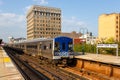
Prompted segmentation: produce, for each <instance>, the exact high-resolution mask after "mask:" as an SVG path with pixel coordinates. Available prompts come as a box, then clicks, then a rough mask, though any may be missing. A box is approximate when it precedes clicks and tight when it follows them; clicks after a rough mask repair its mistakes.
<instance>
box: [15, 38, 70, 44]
mask: <svg viewBox="0 0 120 80" xmlns="http://www.w3.org/2000/svg"><path fill="white" fill-rule="evenodd" d="M58 38H69V39H72V38H70V37H66V36H58V37H55V38H36V39H31V40H24V41H21V42H16V43H13V44H20V43H33V42H39V41H50V40H54V39H58Z"/></svg>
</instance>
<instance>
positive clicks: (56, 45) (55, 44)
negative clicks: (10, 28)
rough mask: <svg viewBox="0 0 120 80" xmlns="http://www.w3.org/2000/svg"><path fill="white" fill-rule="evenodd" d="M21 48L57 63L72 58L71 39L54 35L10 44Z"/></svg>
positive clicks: (68, 60)
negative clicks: (54, 36)
mask: <svg viewBox="0 0 120 80" xmlns="http://www.w3.org/2000/svg"><path fill="white" fill-rule="evenodd" d="M11 46H12V47H15V48H20V49H23V50H24V52H25V53H26V54H29V55H32V56H39V57H40V58H46V59H48V60H49V61H54V62H55V63H56V64H57V63H64V64H66V63H69V62H71V60H72V59H73V58H74V52H73V39H72V38H69V37H64V36H61V37H56V38H50V39H41V38H38V39H33V40H27V41H23V42H19V43H14V44H12V45H11Z"/></svg>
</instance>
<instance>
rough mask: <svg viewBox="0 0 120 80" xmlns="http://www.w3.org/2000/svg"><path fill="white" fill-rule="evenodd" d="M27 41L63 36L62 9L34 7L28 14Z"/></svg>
mask: <svg viewBox="0 0 120 80" xmlns="http://www.w3.org/2000/svg"><path fill="white" fill-rule="evenodd" d="M26 18H27V39H35V38H54V37H56V36H58V35H59V34H61V9H60V8H54V7H46V6H39V5H33V6H32V7H31V8H30V9H29V10H28V12H27V16H26Z"/></svg>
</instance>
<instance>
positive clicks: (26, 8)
mask: <svg viewBox="0 0 120 80" xmlns="http://www.w3.org/2000/svg"><path fill="white" fill-rule="evenodd" d="M31 6H32V5H29V6H26V7H25V8H24V9H23V11H24V13H25V14H26V13H27V12H28V10H29V9H30V7H31Z"/></svg>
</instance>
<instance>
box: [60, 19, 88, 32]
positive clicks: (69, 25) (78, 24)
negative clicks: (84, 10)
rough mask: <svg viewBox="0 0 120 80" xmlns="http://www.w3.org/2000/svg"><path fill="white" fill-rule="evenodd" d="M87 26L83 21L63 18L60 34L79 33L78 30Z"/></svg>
mask: <svg viewBox="0 0 120 80" xmlns="http://www.w3.org/2000/svg"><path fill="white" fill-rule="evenodd" d="M86 26H87V24H86V23H85V22H84V21H81V20H79V19H77V18H76V17H71V18H64V17H63V20H62V32H72V31H76V32H79V31H80V28H82V27H86Z"/></svg>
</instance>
